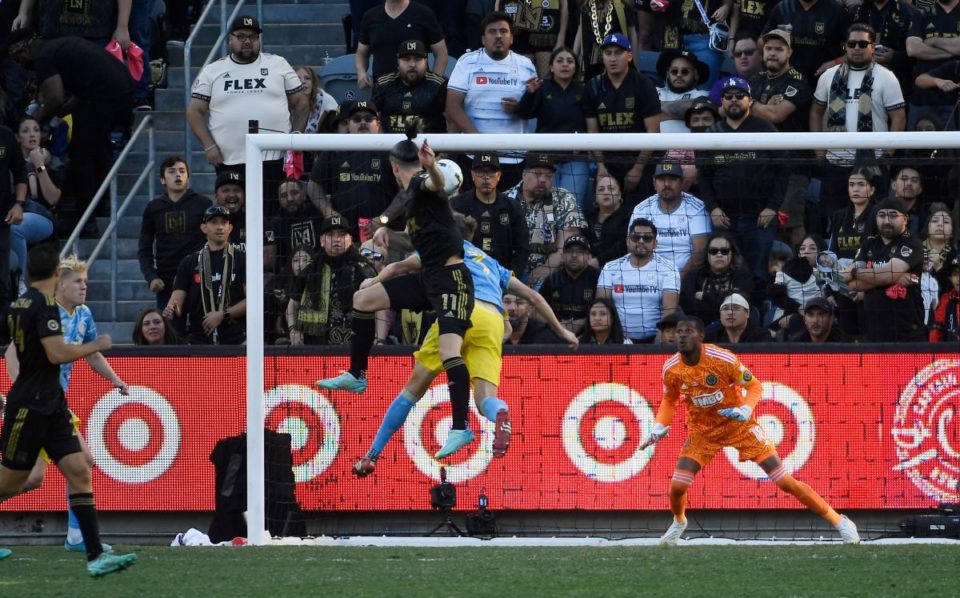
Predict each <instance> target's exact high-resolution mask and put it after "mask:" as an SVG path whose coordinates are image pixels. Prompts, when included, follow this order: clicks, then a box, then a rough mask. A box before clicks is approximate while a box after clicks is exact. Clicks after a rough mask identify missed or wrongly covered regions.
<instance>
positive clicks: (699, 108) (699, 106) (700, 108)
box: [683, 97, 720, 126]
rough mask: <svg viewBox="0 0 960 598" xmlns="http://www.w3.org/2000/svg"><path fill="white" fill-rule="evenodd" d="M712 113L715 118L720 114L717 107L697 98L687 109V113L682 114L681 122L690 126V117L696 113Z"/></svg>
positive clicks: (706, 100) (707, 100)
mask: <svg viewBox="0 0 960 598" xmlns="http://www.w3.org/2000/svg"><path fill="white" fill-rule="evenodd" d="M704 111H707V112H712V113H713V115H714V116H715V117H719V116H720V113H719V112H718V111H717V106H716V104H714V103H713V102H711V101H710V100H709V99H707V98H703V97H701V98H697V99H695V100H694V101H693V105H692V106H690V107H689V108H687V111H686V112H684V113H683V122H684V123H685V124H686V125H687V126H690V117H691V116H693V115H694V114H697V113H698V112H704Z"/></svg>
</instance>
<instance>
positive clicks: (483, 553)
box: [0, 544, 960, 598]
mask: <svg viewBox="0 0 960 598" xmlns="http://www.w3.org/2000/svg"><path fill="white" fill-rule="evenodd" d="M118 549H119V551H120V552H126V551H128V550H131V547H118ZM13 550H14V554H13V556H11V557H10V558H8V559H6V560H4V561H0V596H3V597H5V598H19V597H21V596H43V597H50V596H71V597H73V596H110V597H114V596H163V597H175V596H185V597H190V598H199V597H207V596H230V597H237V596H265V597H270V598H281V597H285V596H349V597H350V598H357V597H360V596H500V597H503V596H668V597H673V596H698V597H705V596H776V597H783V596H870V597H874V596H883V597H886V596H924V597H927V596H957V595H960V574H958V572H960V545H958V546H944V545H875V546H870V545H869V544H867V545H860V546H843V545H835V546H834V545H830V546H736V545H734V546H687V547H682V546H681V547H669V548H668V547H646V546H644V547H602V548H583V547H577V548H562V547H550V548H527V547H523V548H520V547H509V548H503V547H489V548H341V547H335V548H331V547H316V548H313V547H268V548H252V547H247V548H162V547H137V548H132V550H134V551H136V552H137V554H138V555H139V557H140V561H139V563H137V565H136V566H134V567H133V568H132V569H130V570H128V571H124V572H121V573H119V574H114V575H109V576H107V577H104V578H102V579H96V580H95V579H91V578H89V577H88V576H87V575H86V569H85V568H84V567H83V557H82V556H80V555H75V554H67V553H65V552H64V551H63V548H61V547H14V548H13Z"/></svg>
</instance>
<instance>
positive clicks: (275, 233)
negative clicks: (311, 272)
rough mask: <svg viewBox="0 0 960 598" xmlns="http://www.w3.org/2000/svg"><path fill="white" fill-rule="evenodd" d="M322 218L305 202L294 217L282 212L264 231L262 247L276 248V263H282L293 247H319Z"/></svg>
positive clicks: (313, 248)
mask: <svg viewBox="0 0 960 598" xmlns="http://www.w3.org/2000/svg"><path fill="white" fill-rule="evenodd" d="M321 222H322V218H321V215H320V213H319V212H317V210H316V208H314V207H313V204H311V203H310V202H306V203H304V204H303V208H302V209H301V210H300V211H299V212H298V213H297V214H294V215H291V214H290V213H288V212H283V211H281V213H280V214H279V215H278V216H276V217H275V218H274V219H273V220H271V221H270V224H269V225H268V226H267V230H266V231H265V235H266V238H265V239H264V245H275V246H276V247H277V263H279V264H282V263H284V262H285V261H286V260H287V258H288V257H290V254H291V253H292V252H293V248H294V247H309V248H310V249H311V250H316V249H318V248H319V247H320V224H321Z"/></svg>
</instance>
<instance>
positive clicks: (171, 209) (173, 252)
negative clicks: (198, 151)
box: [138, 156, 212, 309]
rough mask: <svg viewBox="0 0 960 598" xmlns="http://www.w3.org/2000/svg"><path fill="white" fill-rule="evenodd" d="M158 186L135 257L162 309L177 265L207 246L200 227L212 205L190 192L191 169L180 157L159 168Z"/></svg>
mask: <svg viewBox="0 0 960 598" xmlns="http://www.w3.org/2000/svg"><path fill="white" fill-rule="evenodd" d="M160 184H162V185H163V188H164V193H163V195H160V196H158V197H155V198H153V199H152V200H150V203H148V204H147V207H146V208H144V210H143V221H142V222H141V223H140V248H139V251H138V255H139V258H140V272H142V273H143V278H144V279H145V280H146V281H147V283H148V284H149V285H150V290H151V291H153V292H154V293H156V295H157V307H159V308H160V309H163V308H164V307H166V306H167V302H168V301H169V300H170V293H171V292H172V291H173V279H174V277H175V276H176V274H177V267H178V266H179V265H180V261H181V260H182V259H183V258H184V257H186V256H188V255H190V254H191V253H193V252H195V251H199V250H200V249H202V248H203V244H204V243H205V242H206V237H205V236H204V234H203V232H202V231H201V230H200V224H201V223H202V222H203V213H204V212H206V210H207V208H209V207H210V206H211V205H212V202H211V201H210V198H209V197H207V196H205V195H200V194H198V193H196V192H195V191H193V189H190V167H189V166H187V163H186V161H185V160H184V159H183V158H182V157H180V156H171V157H169V158H167V159H166V160H164V161H163V163H162V164H161V165H160Z"/></svg>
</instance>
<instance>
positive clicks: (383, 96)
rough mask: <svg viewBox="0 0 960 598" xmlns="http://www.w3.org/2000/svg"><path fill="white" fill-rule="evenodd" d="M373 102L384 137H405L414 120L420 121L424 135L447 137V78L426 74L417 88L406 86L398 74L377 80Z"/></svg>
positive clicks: (391, 74)
mask: <svg viewBox="0 0 960 598" xmlns="http://www.w3.org/2000/svg"><path fill="white" fill-rule="evenodd" d="M371 99H372V100H373V102H374V103H375V104H376V105H377V107H378V108H380V125H381V127H382V129H383V132H384V133H403V131H404V126H406V124H407V121H409V120H411V119H420V122H421V129H420V130H421V131H422V132H424V133H446V132H447V121H446V119H445V118H444V117H443V111H444V110H445V109H446V108H445V105H446V101H447V80H446V78H444V77H442V76H440V75H437V74H436V73H432V72H430V71H427V75H426V77H425V78H424V80H423V81H421V82H420V83H419V84H417V85H415V86H414V87H410V86H409V85H407V84H406V83H404V82H403V79H402V78H401V77H400V73H399V72H396V71H395V72H393V73H390V74H389V75H384V76H382V77H380V78H379V79H377V84H376V85H375V86H374V87H373V96H372V98H371Z"/></svg>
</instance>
